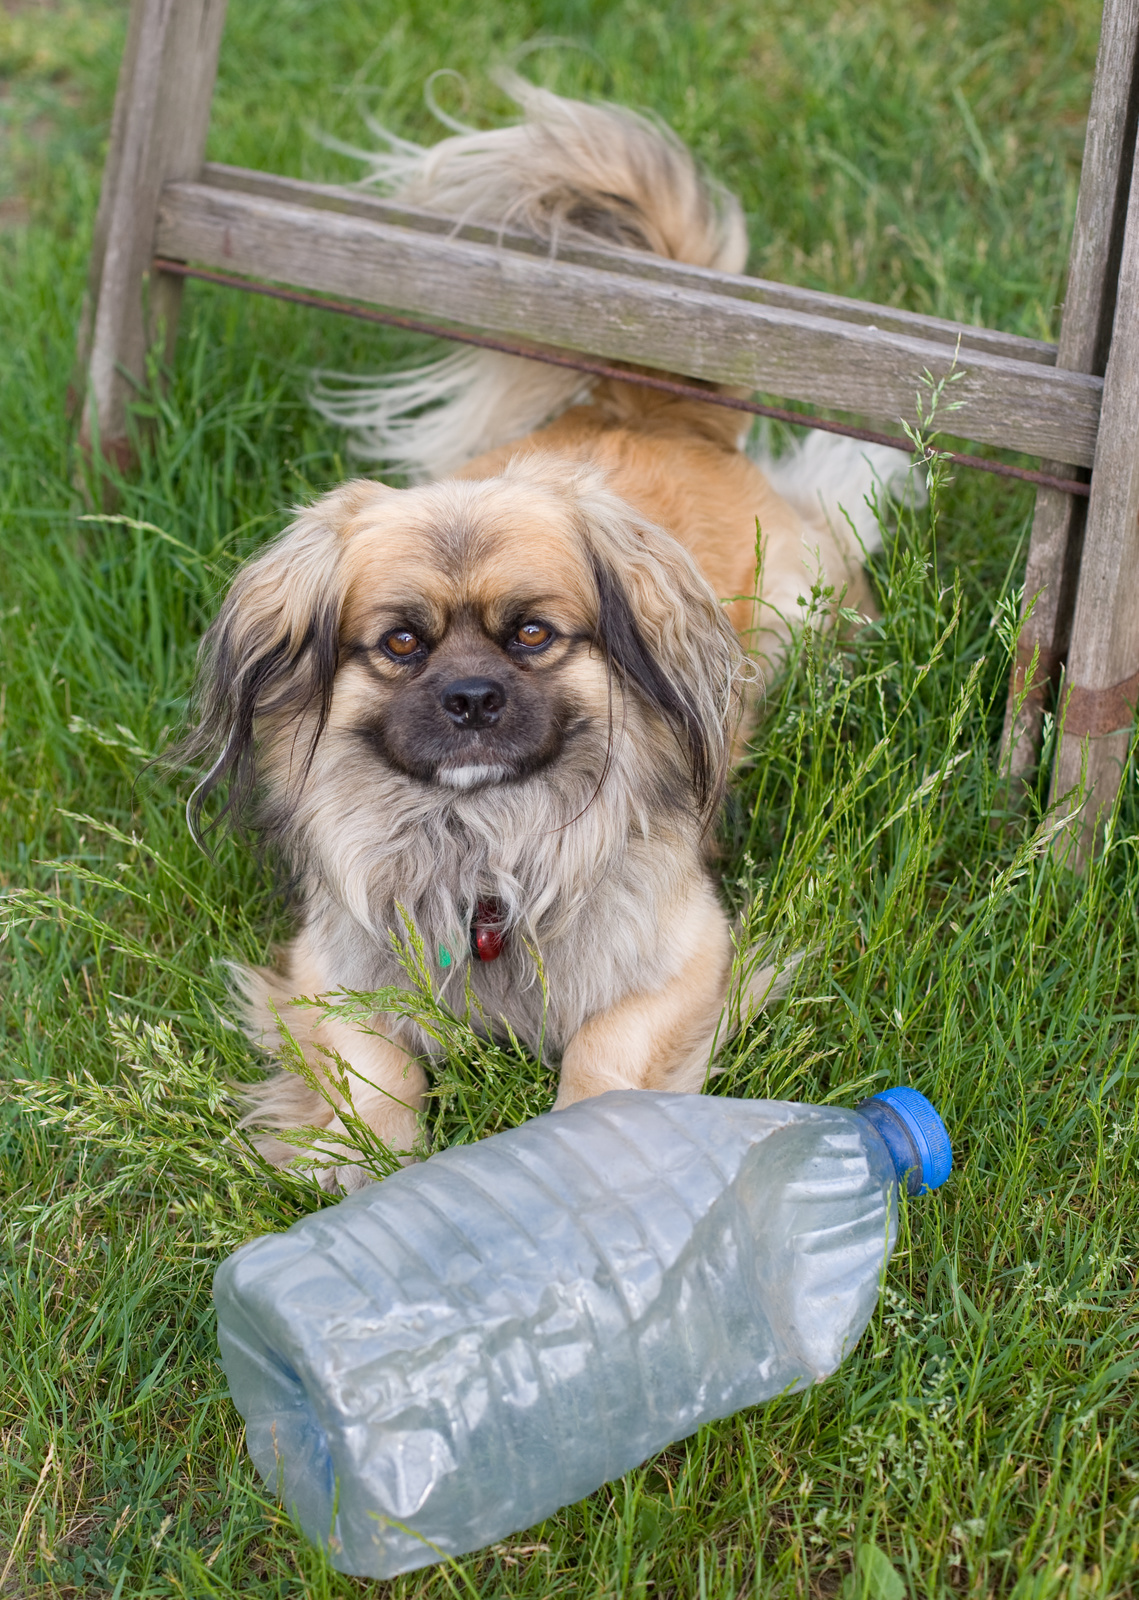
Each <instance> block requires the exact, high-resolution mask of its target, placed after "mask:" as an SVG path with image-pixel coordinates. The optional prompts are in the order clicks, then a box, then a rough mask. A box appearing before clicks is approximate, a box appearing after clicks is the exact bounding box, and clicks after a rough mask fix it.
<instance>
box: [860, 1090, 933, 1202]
mask: <svg viewBox="0 0 1139 1600" xmlns="http://www.w3.org/2000/svg"><path fill="white" fill-rule="evenodd" d="M854 1109H855V1110H856V1111H857V1112H858V1114H859V1116H863V1117H865V1118H866V1120H867V1122H869V1123H870V1125H871V1126H872V1127H873V1128H874V1130H875V1132H876V1133H877V1134H878V1136H879V1138H880V1139H881V1140H882V1143H883V1144H884V1145H885V1146H886V1149H887V1150H888V1151H889V1152H890V1159H891V1161H893V1163H894V1171H895V1173H896V1174H897V1178H898V1184H899V1187H900V1188H902V1189H903V1190H904V1191H905V1193H906V1194H908V1195H916V1194H921V1192H922V1190H923V1188H924V1187H925V1183H924V1179H923V1176H922V1159H921V1151H920V1150H919V1149H918V1147H917V1142H916V1141H915V1139H914V1136H913V1134H912V1133H911V1132H910V1130H909V1129H908V1128H907V1127H906V1125H905V1123H904V1122H903V1121H902V1119H901V1117H900V1116H899V1115H898V1113H897V1112H896V1111H895V1110H894V1109H893V1107H892V1106H890V1105H888V1104H887V1103H886V1101H885V1100H879V1099H877V1098H875V1099H870V1100H863V1101H862V1103H861V1105H857V1106H855V1108H854Z"/></svg>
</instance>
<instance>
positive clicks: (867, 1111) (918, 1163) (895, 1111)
mask: <svg viewBox="0 0 1139 1600" xmlns="http://www.w3.org/2000/svg"><path fill="white" fill-rule="evenodd" d="M857 1109H858V1110H859V1111H861V1112H862V1114H863V1116H865V1117H868V1118H869V1120H870V1121H871V1122H872V1123H873V1124H874V1126H875V1127H876V1128H877V1129H878V1132H879V1133H880V1134H881V1136H882V1138H883V1140H884V1142H885V1144H886V1147H887V1149H888V1150H889V1152H890V1154H891V1156H892V1157H893V1158H894V1165H895V1168H896V1169H897V1173H898V1179H899V1182H903V1183H905V1186H906V1190H907V1193H909V1194H911V1195H913V1194H924V1193H926V1192H927V1191H928V1190H930V1189H940V1187H941V1185H942V1184H943V1183H944V1182H945V1180H946V1178H948V1176H949V1174H950V1172H951V1171H952V1170H953V1148H952V1146H951V1145H950V1143H949V1130H948V1128H947V1127H946V1126H945V1124H944V1122H942V1120H941V1118H940V1117H939V1116H938V1114H937V1112H936V1111H935V1110H934V1108H933V1107H932V1106H931V1105H930V1103H929V1101H928V1100H927V1099H926V1097H925V1095H924V1094H919V1093H918V1091H917V1090H916V1089H906V1088H904V1087H902V1086H901V1085H898V1087H897V1088H894V1089H883V1090H882V1091H881V1093H880V1094H876V1095H872V1096H871V1097H870V1099H869V1100H864V1101H863V1102H862V1104H861V1105H860V1106H858V1107H857ZM899 1124H900V1126H899Z"/></svg>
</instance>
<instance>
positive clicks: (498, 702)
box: [439, 678, 506, 728]
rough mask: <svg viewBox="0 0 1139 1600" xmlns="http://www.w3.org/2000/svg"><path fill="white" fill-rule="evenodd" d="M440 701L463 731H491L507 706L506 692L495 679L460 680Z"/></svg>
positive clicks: (445, 691)
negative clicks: (481, 729) (480, 729)
mask: <svg viewBox="0 0 1139 1600" xmlns="http://www.w3.org/2000/svg"><path fill="white" fill-rule="evenodd" d="M439 699H440V701H441V702H442V705H443V710H444V711H445V712H446V713H447V715H448V716H449V717H450V719H451V721H452V722H454V723H457V725H458V726H459V727H460V728H489V727H490V725H491V724H492V723H494V722H497V721H498V717H499V713H500V712H501V710H502V708H503V706H504V705H505V704H506V690H505V689H504V688H503V686H502V684H501V683H496V682H495V681H494V679H493V678H456V679H455V682H454V683H449V684H448V685H447V687H446V688H445V689H444V690H443V693H442V694H441V695H440V696H439Z"/></svg>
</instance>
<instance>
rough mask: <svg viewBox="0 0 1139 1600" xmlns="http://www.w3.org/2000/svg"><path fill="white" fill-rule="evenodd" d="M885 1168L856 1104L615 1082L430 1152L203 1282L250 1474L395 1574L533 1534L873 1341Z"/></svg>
mask: <svg viewBox="0 0 1139 1600" xmlns="http://www.w3.org/2000/svg"><path fill="white" fill-rule="evenodd" d="M897 1189H898V1183H897V1175H896V1168H895V1164H894V1161H893V1160H892V1159H891V1157H890V1154H889V1151H888V1150H887V1148H886V1146H885V1144H884V1143H883V1141H882V1139H881V1138H880V1136H879V1135H878V1133H877V1132H876V1131H875V1130H874V1128H873V1127H872V1126H871V1125H870V1123H869V1122H868V1121H867V1120H866V1119H865V1118H864V1117H862V1116H860V1115H859V1114H858V1113H856V1112H850V1111H842V1110H837V1109H831V1108H827V1107H814V1106H801V1105H791V1104H785V1103H782V1102H775V1101H742V1100H726V1099H719V1098H711V1097H698V1096H689V1095H669V1094H658V1093H646V1092H643V1091H641V1092H638V1091H625V1092H620V1093H615V1094H609V1095H604V1096H602V1097H600V1098H599V1099H596V1100H591V1101H585V1102H582V1103H581V1104H580V1105H577V1106H574V1107H571V1108H569V1109H568V1110H566V1111H561V1112H557V1113H554V1114H552V1115H549V1116H546V1117H540V1118H537V1119H535V1120H534V1121H533V1122H529V1123H527V1124H525V1125H524V1126H523V1127H521V1128H517V1129H513V1130H511V1131H510V1132H509V1133H505V1134H499V1135H497V1136H496V1137H495V1138H493V1139H489V1140H484V1141H483V1142H482V1143H480V1144H477V1145H467V1146H461V1147H459V1148H457V1149H453V1150H449V1151H445V1152H442V1153H441V1154H440V1155H438V1156H435V1157H433V1158H432V1159H431V1161H429V1162H426V1163H424V1164H423V1165H421V1166H418V1167H411V1168H408V1169H406V1170H405V1171H403V1172H401V1173H398V1174H397V1175H395V1176H394V1177H392V1178H389V1179H387V1180H386V1181H385V1182H384V1183H382V1184H377V1185H375V1186H373V1187H372V1188H369V1189H365V1190H362V1191H360V1192H359V1193H357V1194H355V1195H353V1196H351V1197H350V1198H349V1199H348V1200H346V1201H344V1202H342V1203H341V1204H340V1205H339V1206H337V1207H335V1208H332V1209H330V1210H327V1211H323V1212H319V1213H317V1214H315V1215H314V1216H311V1217H307V1218H305V1219H304V1220H303V1221H302V1222H300V1223H298V1224H297V1225H296V1226H295V1227H293V1228H291V1229H290V1230H289V1231H288V1233H285V1234H282V1235H278V1236H273V1237H267V1238H263V1239H257V1240H254V1241H253V1242H252V1243H251V1244H249V1245H246V1246H245V1247H244V1248H243V1249H241V1250H239V1251H238V1252H237V1253H236V1254H235V1255H234V1256H232V1257H231V1258H230V1259H229V1260H228V1261H227V1262H225V1263H224V1264H223V1266H222V1267H221V1268H220V1269H219V1271H218V1274H217V1278H216V1280H215V1289H214V1293H215V1298H216V1301H217V1307H218V1327H219V1342H220V1344H221V1349H222V1358H223V1364H224V1366H225V1370H226V1374H227V1376H228V1378H229V1382H230V1390H231V1393H232V1395H233V1398H234V1400H235V1403H236V1404H237V1406H238V1409H239V1410H240V1411H241V1413H242V1415H243V1416H244V1417H245V1419H246V1438H247V1442H248V1446H249V1450H250V1454H251V1455H252V1457H253V1460H254V1462H255V1464H256V1465H257V1467H258V1469H259V1471H260V1472H261V1474H262V1476H263V1477H264V1478H265V1479H266V1481H267V1482H268V1483H269V1484H270V1486H272V1487H274V1488H277V1489H278V1490H279V1492H280V1493H281V1495H282V1498H283V1499H284V1501H285V1503H286V1504H287V1505H288V1506H289V1507H290V1508H291V1509H292V1510H293V1511H294V1513H295V1514H296V1516H297V1518H298V1520H299V1522H300V1523H301V1526H302V1527H303V1528H304V1530H305V1532H306V1533H307V1534H308V1535H309V1536H310V1537H311V1538H313V1539H315V1540H319V1541H321V1542H327V1543H328V1545H329V1549H330V1553H331V1557H332V1560H333V1563H334V1564H335V1565H336V1566H337V1567H339V1568H340V1569H341V1570H343V1571H347V1572H353V1573H356V1574H359V1575H362V1576H373V1577H390V1576H393V1575H394V1574H396V1573H398V1572H406V1571H409V1570H411V1569H412V1568H415V1567H419V1566H425V1565H427V1564H429V1563H430V1562H432V1561H437V1560H438V1559H439V1558H440V1556H441V1555H443V1554H446V1555H460V1554H464V1553H466V1552H467V1551H470V1550H474V1549H478V1548H479V1547H481V1546H482V1545H485V1544H489V1543H492V1542H494V1541H495V1540H497V1539H500V1538H503V1537H505V1536H506V1535H508V1534H510V1533H513V1532H516V1531H517V1530H518V1529H520V1528H525V1527H528V1526H530V1525H531V1524H532V1523H534V1522H537V1521H539V1520H540V1519H541V1518H542V1517H544V1516H547V1515H549V1514H550V1513H551V1512H553V1511H555V1510H556V1509H557V1508H558V1507H560V1506H562V1505H565V1504H567V1503H569V1502H572V1501H574V1500H577V1499H580V1498H581V1497H582V1496H584V1495H586V1494H589V1493H591V1492H592V1491H593V1490H594V1489H596V1488H598V1487H599V1486H600V1485H601V1484H602V1483H605V1482H606V1481H608V1480H609V1479H610V1478H614V1477H617V1476H619V1475H620V1474H621V1473H623V1472H626V1471H628V1470H629V1469H630V1468H631V1467H633V1466H636V1465H637V1464H638V1463H640V1462H641V1461H643V1460H644V1459H645V1458H646V1457H647V1456H649V1455H651V1454H653V1453H654V1452H656V1451H658V1450H660V1449H663V1448H664V1447H665V1446H666V1445H668V1444H670V1443H671V1442H673V1441H674V1440H677V1439H681V1438H684V1437H686V1436H687V1435H688V1434H690V1433H692V1432H693V1431H694V1430H695V1429H696V1428H697V1427H699V1426H700V1425H701V1424H702V1423H704V1422H708V1421H711V1420H713V1419H715V1418H718V1417H723V1416H727V1415H730V1414H731V1413H732V1412H734V1411H737V1410H739V1409H740V1407H742V1406H747V1405H754V1404H756V1403H758V1402H759V1401H761V1400H765V1399H769V1398H771V1397H772V1396H774V1395H776V1394H779V1393H782V1392H784V1391H787V1390H791V1389H798V1388H803V1387H805V1386H806V1385H807V1384H809V1383H812V1382H814V1381H816V1380H818V1379H819V1378H822V1377H825V1376H826V1375H827V1374H828V1373H830V1372H832V1371H833V1370H834V1368H835V1367H836V1366H837V1365H838V1363H839V1361H840V1360H841V1359H842V1357H843V1356H844V1355H845V1354H846V1353H847V1351H848V1350H849V1349H850V1348H851V1347H852V1345H853V1343H854V1342H855V1340H856V1339H857V1338H858V1337H859V1335H860V1334H861V1332H862V1330H863V1328H864V1327H865V1325H866V1323H867V1321H868V1320H869V1318H870V1315H871V1312H872V1311H873V1308H874V1304H875V1301H876V1299H877V1295H878V1289H879V1283H880V1277H881V1270H882V1267H883V1265H884V1263H885V1261H886V1260H887V1258H888V1256H889V1254H890V1251H891V1249H892V1248H893V1244H894V1239H895V1236H896V1227H897Z"/></svg>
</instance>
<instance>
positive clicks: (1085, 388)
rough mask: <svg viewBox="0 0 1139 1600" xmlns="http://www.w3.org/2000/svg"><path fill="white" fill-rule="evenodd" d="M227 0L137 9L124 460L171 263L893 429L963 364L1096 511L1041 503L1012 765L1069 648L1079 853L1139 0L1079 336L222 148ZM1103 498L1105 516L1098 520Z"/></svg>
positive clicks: (1124, 39)
mask: <svg viewBox="0 0 1139 1600" xmlns="http://www.w3.org/2000/svg"><path fill="white" fill-rule="evenodd" d="M223 20H224V0H134V5H133V10H132V16H131V25H130V30H129V34H128V41H127V49H126V52H125V56H124V62H123V69H122V74H121V77H120V83H119V92H118V97H117V99H116V106H115V116H114V123H113V127H112V138H111V148H110V152H109V155H108V160H107V169H106V174H105V177H104V186H103V192H102V196H101V200H100V206H99V214H98V219H97V223H96V231H95V246H94V250H93V254H92V266H91V282H90V295H89V300H88V306H87V310H86V312H85V316H84V322H83V327H82V329H81V333H80V351H79V365H80V379H81V383H82V385H83V387H84V390H85V400H84V410H83V420H82V436H83V439H84V442H85V444H86V445H87V447H88V448H96V447H97V448H98V449H99V450H101V451H102V452H103V454H104V455H106V456H108V457H110V458H112V459H118V460H120V461H123V460H125V459H126V452H127V436H128V433H127V417H128V407H129V404H130V400H131V398H132V396H133V395H134V393H135V392H136V391H137V388H138V386H139V385H140V383H141V382H142V377H143V374H144V371H145V358H146V352H147V349H148V346H149V344H150V343H151V342H152V340H153V339H154V338H155V337H156V336H157V334H158V332H159V330H160V328H161V326H162V324H163V323H164V324H165V327H166V336H167V340H168V342H169V341H171V340H172V338H173V333H174V329H175V325H176V319H177V312H178V301H179V295H180V292H181V280H180V276H179V275H177V274H175V273H174V272H170V271H167V272H163V271H155V270H152V264H153V263H154V261H155V258H156V257H158V258H164V259H167V260H169V261H178V262H187V263H193V264H195V265H196V266H198V267H202V268H206V269H215V270H219V271H222V272H225V273H233V274H238V275H243V276H247V277H250V278H257V279H269V280H272V281H274V282H276V283H279V284H285V285H290V286H293V287H295V288H299V289H304V290H308V291H313V292H316V293H320V294H324V295H337V296H345V297H348V298H349V299H352V300H356V301H361V302H365V303H369V304H373V305H377V306H384V307H388V308H391V309H393V310H399V311H402V312H407V313H414V314H417V315H419V316H423V317H430V318H432V319H438V320H442V321H443V322H446V323H449V324H452V325H454V326H456V327H464V328H472V329H478V330H482V331H483V332H485V333H488V334H490V333H493V334H497V335H502V336H506V337H510V338H514V339H519V340H524V341H530V342H533V341H537V342H539V343H541V344H543V345H545V346H556V347H558V348H560V349H563V350H566V351H576V352H581V353H583V354H585V355H588V356H591V357H600V358H603V359H605V360H607V361H615V362H624V363H633V364H636V365H638V366H642V367H648V368H655V369H657V370H659V371H661V372H668V373H678V374H682V375H684V376H686V377H688V378H693V379H698V380H705V381H712V382H715V383H721V384H731V385H734V386H738V387H739V388H740V389H744V390H750V391H762V392H764V393H766V394H774V395H779V396H781V397H785V398H786V399H789V400H792V401H796V402H800V403H805V404H808V405H812V406H817V407H825V408H828V409H831V410H837V411H843V412H848V413H852V414H857V416H859V417H864V418H869V419H873V420H874V421H876V422H882V421H884V422H889V423H892V424H893V425H894V426H895V427H896V426H897V424H898V422H899V421H908V422H911V423H914V422H917V421H918V414H917V405H918V401H917V396H918V395H919V393H921V392H922V389H923V384H924V383H925V382H927V381H928V379H930V378H932V379H933V380H934V382H936V381H938V380H939V379H941V378H943V377H946V376H948V375H949V374H950V373H953V374H954V381H953V384H952V392H951V398H952V402H953V411H952V413H951V426H952V430H953V432H954V433H955V434H957V435H959V436H961V437H963V438H966V439H970V440H975V441H977V442H978V443H982V444H987V445H993V446H998V447H1002V448H1006V449H1012V450H1017V451H1023V452H1026V453H1028V454H1030V455H1036V456H1039V457H1041V459H1042V462H1043V463H1045V470H1047V471H1048V472H1050V473H1052V474H1053V475H1054V476H1056V477H1059V478H1068V479H1071V478H1073V477H1076V476H1078V475H1079V472H1080V470H1081V469H1088V468H1094V472H1093V476H1092V486H1091V495H1090V504H1089V503H1087V502H1081V501H1080V500H1079V497H1077V496H1074V495H1070V494H1064V493H1061V492H1059V491H1057V490H1054V489H1042V490H1040V491H1039V493H1038V500H1037V514H1036V519H1035V523H1034V529H1033V538H1032V546H1031V549H1030V553H1029V559H1028V573H1027V579H1026V597H1027V604H1026V610H1027V612H1028V616H1027V620H1026V622H1025V626H1024V631H1023V636H1022V649H1021V656H1020V658H1019V661H1018V666H1017V669H1016V671H1015V672H1014V675H1013V681H1012V684H1011V686H1010V702H1009V715H1008V721H1007V727H1006V740H1005V759H1006V761H1007V762H1008V764H1009V767H1010V771H1011V773H1012V774H1013V776H1014V777H1022V776H1025V775H1027V774H1028V773H1029V772H1030V771H1031V768H1032V766H1033V764H1034V762H1035V759H1036V753H1037V750H1038V744H1039V733H1040V724H1041V719H1042V716H1043V712H1044V710H1045V708H1046V707H1047V705H1048V704H1049V696H1050V695H1054V694H1055V690H1056V686H1057V681H1058V679H1059V675H1060V671H1061V669H1062V667H1063V665H1064V663H1065V660H1066V662H1067V671H1066V676H1065V679H1064V683H1065V689H1064V694H1063V695H1062V696H1061V700H1060V704H1059V709H1060V712H1061V714H1062V715H1063V713H1064V708H1065V706H1066V707H1067V725H1066V732H1065V734H1064V738H1063V740H1062V742H1061V746H1060V750H1059V755H1058V759H1057V762H1056V772H1055V778H1054V793H1055V794H1056V796H1057V797H1059V795H1061V794H1062V793H1064V792H1066V791H1067V790H1068V789H1070V788H1071V787H1072V786H1073V783H1074V782H1075V781H1078V778H1079V774H1080V768H1081V764H1083V765H1084V766H1085V767H1086V769H1087V772H1088V775H1089V779H1090V784H1089V799H1088V804H1087V806H1086V807H1085V812H1084V820H1083V821H1082V822H1081V823H1080V824H1079V825H1078V826H1077V827H1076V828H1075V830H1073V832H1072V835H1071V836H1072V837H1074V838H1075V839H1076V843H1077V856H1079V854H1080V853H1081V852H1083V851H1084V850H1085V849H1086V848H1087V847H1088V845H1089V844H1090V842H1091V838H1092V828H1093V827H1094V821H1095V813H1096V812H1098V811H1102V809H1103V808H1104V806H1105V805H1107V804H1110V802H1111V800H1112V798H1113V797H1114V794H1115V792H1116V790H1117V788H1118V783H1119V772H1120V767H1121V763H1122V761H1123V759H1124V758H1125V756H1126V751H1127V748H1128V744H1129V738H1130V730H1131V726H1132V722H1133V718H1134V706H1135V703H1136V700H1137V698H1139V605H1137V604H1136V603H1135V601H1136V599H1137V598H1139V596H1137V593H1136V581H1137V580H1139V451H1136V450H1135V447H1134V440H1135V437H1136V431H1137V424H1139V314H1137V313H1139V197H1136V198H1135V199H1134V200H1133V199H1132V196H1131V180H1132V165H1133V154H1134V147H1135V130H1136V121H1137V114H1139V94H1137V49H1136V44H1137V40H1139V0H1108V3H1107V5H1106V8H1105V13H1104V22H1103V31H1102V37H1101V45H1100V54H1099V61H1098V64H1097V72H1096V81H1095V86H1094V90H1093V100H1092V111H1091V116H1090V118H1089V129H1088V139H1087V147H1086V152H1085V159H1084V171H1083V177H1082V180H1081V188H1080V199H1079V206H1078V213H1077V222H1076V230H1075V239H1074V243H1073V247H1072V258H1071V267H1070V274H1069V288H1068V298H1067V302H1066V306H1065V312H1064V318H1063V323H1062V329H1061V336H1060V342H1059V345H1058V346H1054V345H1050V344H1046V343H1043V342H1041V341H1038V340H1032V339H1023V338H1018V337H1016V336H1014V335H1011V334H1006V333H1002V332H999V331H997V330H994V329H987V328H974V327H969V326H966V325H963V324H957V323H953V322H950V321H946V320H944V319H941V318H936V317H926V316H921V315H919V314H917V313H914V312H907V311H900V310H898V309H896V308H891V307H884V306H877V305H872V304H869V303H868V302H865V301H856V300H848V299H844V298H842V297H841V296H837V295H829V294H820V293H815V292H813V291H810V290H806V289H799V288H795V287H792V286H790V285H785V284H776V283H769V282H765V281H762V280H759V279H755V278H748V277H732V276H728V275H725V274H723V273H716V272H711V271H706V270H703V269H700V268H695V267H689V266H683V265H679V264H677V263H674V262H669V261H664V260H661V259H659V258H656V257H649V256H645V255H643V254H641V253H638V252H631V251H623V250H616V249H605V248H600V247H598V248H589V249H586V248H582V247H580V246H574V247H572V248H562V249H560V250H559V251H558V253H557V255H556V257H551V255H550V254H549V252H548V249H547V248H546V247H545V246H544V245H541V244H539V243H538V242H536V241H535V240H533V239H532V238H530V237H528V236H526V235H523V234H519V233H516V232H513V231H509V230H507V231H504V232H501V233H500V232H498V231H497V230H492V229H487V228H485V227H477V226H461V227H460V226H456V225H455V223H454V220H453V219H450V218H443V217H438V216H433V215H431V214H429V213H426V212H422V211H418V210H416V209H414V208H412V207H408V206H405V205H401V204H399V203H396V202H391V201H384V200H381V199H377V198H375V197H372V196H369V195H367V194H364V193H361V192H360V191H358V190H353V189H345V188H340V187H336V186H332V185H324V184H312V183H302V182H300V181H298V180H295V179H288V178H283V177H279V176H277V175H275V174H271V173H259V172H250V171H246V170H244V169H240V168H234V167H225V166H219V165H216V164H205V163H203V159H202V157H203V152H204V148H205V139H206V131H207V127H208V121H209V104H210V98H211V96H212V88H213V79H214V74H215V70H216V62H217V53H218V48H219V44H220V39H221V32H222V24H223ZM1085 511H1086V527H1085Z"/></svg>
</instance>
